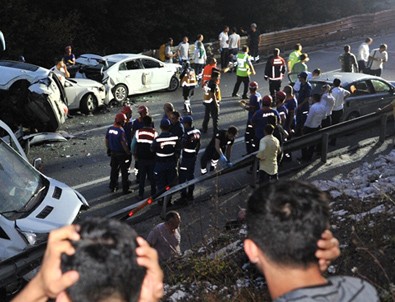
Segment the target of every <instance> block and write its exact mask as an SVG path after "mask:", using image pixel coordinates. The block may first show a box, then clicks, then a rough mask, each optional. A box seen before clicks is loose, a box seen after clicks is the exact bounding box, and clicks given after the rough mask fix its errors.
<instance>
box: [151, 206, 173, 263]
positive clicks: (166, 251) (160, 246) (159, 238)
mask: <svg viewBox="0 0 395 302" xmlns="http://www.w3.org/2000/svg"><path fill="white" fill-rule="evenodd" d="M180 223H181V216H180V214H179V213H178V212H176V211H170V212H168V213H166V216H165V222H162V223H160V224H158V225H157V226H155V227H154V228H153V229H152V231H151V232H150V233H149V234H148V237H147V241H148V243H149V244H150V245H151V247H153V248H154V249H156V251H157V252H158V255H159V261H161V262H164V261H167V260H170V259H171V258H174V257H179V256H181V248H180V243H181V234H180Z"/></svg>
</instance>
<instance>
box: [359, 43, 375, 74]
mask: <svg viewBox="0 0 395 302" xmlns="http://www.w3.org/2000/svg"><path fill="white" fill-rule="evenodd" d="M372 42H373V39H372V38H369V37H368V38H366V40H365V42H363V43H362V44H361V45H360V46H359V48H358V71H359V72H365V70H366V64H367V63H368V59H369V46H370V44H372Z"/></svg>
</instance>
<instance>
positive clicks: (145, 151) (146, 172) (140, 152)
mask: <svg viewBox="0 0 395 302" xmlns="http://www.w3.org/2000/svg"><path fill="white" fill-rule="evenodd" d="M142 120H143V127H142V128H140V129H138V130H137V131H136V133H135V135H134V137H133V140H132V146H131V150H132V153H133V155H134V158H135V160H136V161H137V160H138V162H139V174H138V175H139V195H138V198H139V200H141V199H143V198H144V186H145V179H146V177H148V179H149V180H150V183H151V196H152V195H154V194H155V193H156V184H155V177H154V166H155V153H153V152H152V151H151V144H152V142H153V141H154V139H155V138H156V137H157V136H158V132H156V130H155V129H154V128H153V127H152V118H151V117H150V116H149V115H146V116H144V117H143V119H142Z"/></svg>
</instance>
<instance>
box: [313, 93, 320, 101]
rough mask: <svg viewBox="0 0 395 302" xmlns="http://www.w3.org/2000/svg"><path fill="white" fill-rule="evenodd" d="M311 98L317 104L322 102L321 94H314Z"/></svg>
mask: <svg viewBox="0 0 395 302" xmlns="http://www.w3.org/2000/svg"><path fill="white" fill-rule="evenodd" d="M311 97H312V98H313V100H314V103H317V102H319V101H320V100H321V94H319V93H314V94H312V95H311Z"/></svg>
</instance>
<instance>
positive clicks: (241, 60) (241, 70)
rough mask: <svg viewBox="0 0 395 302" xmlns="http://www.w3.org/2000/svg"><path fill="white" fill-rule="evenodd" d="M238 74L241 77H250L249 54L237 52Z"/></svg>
mask: <svg viewBox="0 0 395 302" xmlns="http://www.w3.org/2000/svg"><path fill="white" fill-rule="evenodd" d="M236 75H237V76H239V77H248V76H249V75H250V65H249V64H248V54H247V53H238V54H237V71H236Z"/></svg>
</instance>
